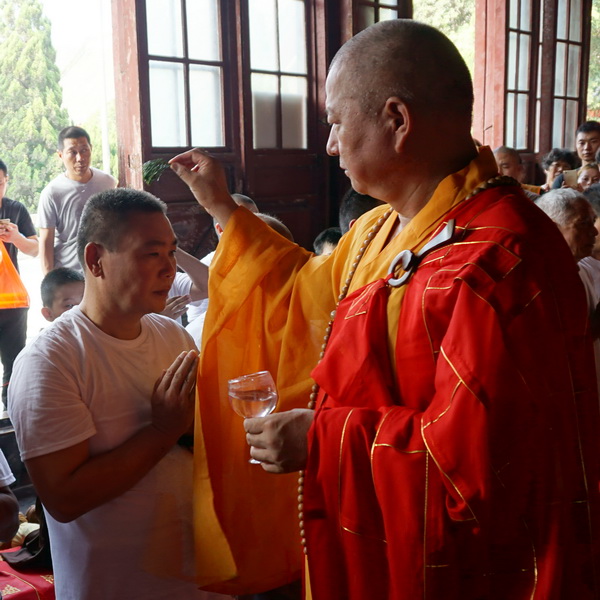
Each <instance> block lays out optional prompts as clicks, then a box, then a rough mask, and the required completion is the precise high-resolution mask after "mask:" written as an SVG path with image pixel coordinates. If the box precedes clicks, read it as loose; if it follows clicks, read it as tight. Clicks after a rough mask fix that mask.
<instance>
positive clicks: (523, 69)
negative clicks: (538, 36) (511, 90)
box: [519, 34, 531, 91]
mask: <svg viewBox="0 0 600 600" xmlns="http://www.w3.org/2000/svg"><path fill="white" fill-rule="evenodd" d="M519 38H520V42H521V45H520V46H519V90H521V91H527V90H529V43H530V40H531V38H530V36H529V35H525V34H521V35H520V36H519Z"/></svg>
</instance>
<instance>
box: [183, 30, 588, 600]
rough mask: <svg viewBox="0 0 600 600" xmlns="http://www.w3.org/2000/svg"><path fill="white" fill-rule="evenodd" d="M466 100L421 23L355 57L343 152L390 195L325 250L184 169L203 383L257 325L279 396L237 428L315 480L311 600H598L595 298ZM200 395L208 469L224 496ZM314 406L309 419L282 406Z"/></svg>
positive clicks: (352, 173)
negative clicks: (197, 217)
mask: <svg viewBox="0 0 600 600" xmlns="http://www.w3.org/2000/svg"><path fill="white" fill-rule="evenodd" d="M472 102H473V92H472V85H471V80H470V76H469V73H468V70H467V68H466V66H465V65H464V62H463V60H462V58H461V57H460V55H459V53H458V51H457V50H456V48H455V47H454V46H453V45H452V43H451V42H450V41H449V40H448V39H447V38H446V37H445V36H443V35H442V34H441V33H440V32H438V31H437V30H435V29H433V28H431V27H429V26H426V25H423V24H420V23H416V22H413V21H404V20H395V21H387V22H383V23H379V24H377V25H374V26H373V27H370V28H369V29H367V30H365V31H364V32H362V33H360V34H359V35H357V36H356V37H355V38H353V39H352V40H350V41H349V42H348V43H347V44H345V45H344V46H343V48H342V49H341V50H340V52H339V53H338V55H337V56H336V58H335V59H334V61H333V64H332V67H331V70H330V73H329V77H328V80H327V115H328V120H329V122H330V123H331V126H332V129H331V134H330V138H329V142H328V152H329V153H330V154H331V155H334V156H339V157H340V164H341V167H342V168H343V169H344V170H345V172H346V174H347V175H348V177H349V178H350V180H351V182H352V186H353V187H354V189H356V190H357V191H359V192H361V193H365V194H369V195H371V196H373V197H376V198H379V199H381V200H383V201H384V202H385V203H386V205H385V206H383V207H381V208H376V209H374V210H373V211H371V212H370V213H368V214H367V215H365V216H364V217H363V218H361V219H359V221H358V222H357V224H356V225H355V226H354V227H353V229H352V230H351V231H350V232H349V233H348V234H347V235H346V236H344V237H343V238H342V240H341V242H340V245H339V246H338V248H337V249H336V250H335V251H334V253H333V254H332V255H331V256H330V257H327V258H323V257H317V258H314V257H312V256H311V255H310V254H309V253H308V252H306V251H304V250H302V249H301V248H298V247H297V246H293V245H292V244H290V243H289V242H287V241H285V240H283V239H281V240H279V239H277V238H276V237H275V236H274V235H273V234H271V233H270V232H268V228H267V227H266V226H265V227H262V226H258V225H257V223H256V218H255V217H254V216H253V215H251V214H250V213H249V212H248V211H245V210H243V209H241V208H237V207H236V206H235V205H234V203H233V201H231V199H230V198H229V196H228V193H227V189H226V185H225V180H224V177H223V172H222V169H221V168H220V167H219V166H218V165H217V163H216V162H215V161H214V160H212V159H210V158H209V157H207V156H205V155H204V154H203V153H201V152H200V151H197V150H193V151H190V152H187V153H185V154H183V155H180V156H179V157H177V158H176V159H175V160H174V165H173V166H174V169H175V171H176V172H177V173H178V174H179V175H180V176H181V177H182V178H183V179H184V180H185V181H186V182H187V183H188V184H189V185H190V188H191V189H192V191H193V192H194V193H195V195H196V197H197V198H198V200H199V201H200V202H201V204H203V206H205V208H206V209H207V210H208V211H209V212H210V213H211V214H212V215H213V216H214V217H215V218H216V219H217V221H218V222H219V223H221V225H222V226H223V228H224V235H223V238H222V239H223V242H224V243H223V244H220V245H219V246H220V247H221V246H222V249H221V250H219V251H217V256H216V258H215V261H214V262H213V267H212V269H213V270H212V271H211V276H210V277H211V283H210V284H209V285H210V291H209V294H211V306H219V307H220V308H218V309H217V308H215V309H214V310H215V311H217V310H218V312H215V314H214V315H213V316H212V317H211V315H208V316H207V319H208V321H209V330H208V332H206V330H205V337H204V344H203V345H204V354H206V357H205V358H204V360H205V361H208V362H207V363H206V364H205V365H204V366H201V370H200V382H199V389H200V390H202V389H204V390H208V392H214V393H215V394H216V393H218V391H217V390H218V386H217V385H216V384H215V383H214V382H213V380H212V379H211V378H213V377H214V372H215V371H216V369H214V368H208V366H209V365H210V366H212V367H214V364H211V363H210V361H214V360H217V359H215V358H214V356H215V355H217V356H218V354H219V342H218V341H219V340H220V339H227V340H228V341H231V342H233V341H236V340H237V341H238V343H239V348H243V347H244V342H245V341H246V340H247V339H248V329H250V330H251V333H252V339H253V340H258V342H259V343H258V344H257V346H256V347H257V348H259V349H260V364H259V365H258V364H254V365H253V366H254V367H256V366H260V367H261V368H268V369H269V370H271V372H272V373H273V374H274V375H275V376H276V379H277V382H278V385H279V389H280V394H281V397H282V403H281V406H280V407H279V408H280V412H277V413H275V414H273V415H270V416H268V417H264V418H261V419H247V420H246V421H245V423H244V426H245V429H246V431H247V440H248V442H249V443H250V445H251V454H252V456H253V457H254V458H256V459H257V460H260V461H261V462H262V468H263V469H264V471H267V472H272V473H288V472H292V471H296V470H300V469H302V470H303V471H302V474H301V476H300V480H299V481H300V488H299V491H300V498H299V507H298V508H299V512H300V519H301V521H300V527H301V537H302V541H303V543H304V547H305V551H306V555H307V559H308V575H309V576H308V578H307V591H308V593H312V597H313V598H315V599H317V600H365V599H369V600H384V599H393V600H396V599H406V600H414V599H416V598H444V599H457V600H458V599H460V600H465V599H466V600H479V599H488V598H497V599H503V600H506V599H510V600H525V599H532V598H533V599H542V598H543V599H549V598H556V599H565V600H566V599H571V598H578V599H581V598H598V597H600V587H599V584H600V572H599V570H598V559H599V541H600V540H599V530H598V523H599V520H598V519H599V516H600V514H599V509H600V505H599V498H598V475H599V472H598V456H599V455H600V453H599V450H600V448H599V443H598V438H599V437H600V436H599V435H598V433H599V432H600V418H599V414H598V403H597V398H596V391H595V387H596V386H595V379H594V377H595V375H594V363H593V355H592V348H591V339H590V335H589V327H588V322H587V316H586V315H587V311H586V305H585V294H584V291H583V287H582V285H581V284H580V281H579V278H578V276H577V272H576V269H575V266H574V264H573V260H572V257H571V255H570V253H569V249H568V247H567V246H566V244H565V243H564V240H563V239H562V236H561V235H560V233H559V232H558V230H557V228H556V227H555V226H554V224H553V223H552V222H550V221H549V220H548V219H547V218H546V217H545V215H543V214H542V213H541V211H539V210H538V209H537V207H535V206H534V205H533V204H532V203H531V202H530V201H528V200H527V199H526V198H525V197H524V195H523V193H522V191H521V189H520V187H519V185H518V183H517V182H516V181H514V180H511V179H509V178H505V177H499V176H498V174H497V170H496V165H495V162H494V158H493V155H492V153H491V152H490V150H489V148H486V147H484V148H481V149H480V150H479V153H478V151H477V150H476V148H475V146H474V144H473V140H472V138H471V135H470V127H471V110H472ZM240 282H243V283H244V285H243V286H242V285H240ZM215 298H217V299H218V300H217V301H215ZM331 311H333V312H332V317H331V318H332V322H331V323H329V324H328V323H327V320H328V318H329V312H331ZM321 326H322V327H323V329H324V334H325V341H324V342H323V340H322V339H321V340H319V339H318V336H317V335H316V334H315V331H316V330H318V329H320V328H321ZM261 332H262V333H261ZM321 343H323V345H324V346H325V350H324V351H323V352H322V353H321V359H320V362H318V365H317V366H316V368H314V370H312V374H311V369H312V367H313V366H314V364H315V363H316V362H317V361H318V360H319V350H320V345H321ZM229 347H230V348H231V347H232V344H229ZM209 354H213V357H212V358H211V357H210V356H209ZM227 358H228V359H229V360H233V361H234V362H236V363H237V365H236V368H240V369H243V368H244V364H245V359H244V358H243V357H240V358H239V359H238V358H236V357H235V356H233V357H232V356H231V354H230V355H229V356H228V357H227ZM255 370H257V369H255ZM313 381H314V383H313ZM203 396H204V394H202V395H201V398H200V411H199V415H200V417H201V418H202V419H204V421H203V422H204V423H205V424H204V426H203V428H202V432H203V433H204V441H205V448H203V450H202V455H200V456H199V459H198V460H202V461H204V462H203V463H202V464H203V465H205V466H207V469H208V473H209V474H210V478H211V479H213V480H214V481H215V482H220V484H221V485H222V483H223V478H222V476H221V475H220V474H219V469H217V468H215V466H211V465H212V463H213V459H212V458H211V455H213V454H214V455H216V452H215V449H216V448H217V446H218V441H217V439H216V437H217V436H216V434H215V433H214V431H210V430H211V427H212V425H211V424H210V423H206V415H208V414H211V413H210V411H211V407H210V405H211V403H212V404H213V405H214V404H215V402H217V400H216V399H215V398H211V397H205V398H203ZM303 396H306V397H307V398H308V397H309V396H310V402H309V407H310V408H307V409H299V408H296V409H294V410H288V411H285V410H283V411H281V408H283V409H285V408H286V407H293V406H299V405H300V399H301V398H302V397H303ZM311 409H314V410H311ZM212 410H214V409H212ZM213 447H214V448H213ZM211 448H213V449H211ZM216 487H217V486H216V485H215V488H216ZM229 491H230V493H232V494H235V490H233V489H231V487H230V490H229ZM218 501H219V498H218V497H216V498H215V502H216V503H217V505H218ZM247 514H248V513H246V515H245V516H246V518H247ZM226 521H227V519H226V518H225V517H224V516H221V522H222V524H223V529H224V531H225V532H226V535H227V532H228V531H233V529H232V528H231V523H232V522H227V523H226ZM228 528H229V529H228ZM230 536H231V534H230ZM285 542H286V540H282V541H281V543H282V544H285ZM246 543H249V542H248V540H246ZM256 543H257V544H260V540H257V541H256ZM234 554H235V552H234ZM238 568H240V565H238ZM241 568H243V566H241Z"/></svg>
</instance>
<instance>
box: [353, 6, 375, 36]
mask: <svg viewBox="0 0 600 600" xmlns="http://www.w3.org/2000/svg"><path fill="white" fill-rule="evenodd" d="M357 20H358V23H357V24H358V30H359V31H362V30H363V29H366V28H367V27H370V26H371V25H373V24H374V23H375V9H374V8H373V7H372V6H360V7H359V8H358V19H357Z"/></svg>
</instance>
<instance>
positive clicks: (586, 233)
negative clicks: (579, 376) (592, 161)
mask: <svg viewBox="0 0 600 600" xmlns="http://www.w3.org/2000/svg"><path fill="white" fill-rule="evenodd" d="M536 204H537V205H538V206H539V207H540V208H541V209H542V210H543V211H544V212H545V213H546V214H547V215H548V216H549V217H550V218H551V219H552V220H553V221H554V222H555V223H556V225H557V226H558V228H559V229H560V231H561V233H562V234H563V237H564V238H565V240H566V242H567V244H568V245H569V248H570V249H571V252H572V253H573V257H574V258H575V260H576V261H577V262H578V263H580V266H579V276H580V277H581V281H582V282H583V285H584V287H585V292H586V296H587V299H588V306H589V308H590V323H591V327H592V335H593V337H594V356H595V359H596V376H597V379H598V392H599V393H600V304H599V302H600V289H599V288H598V286H597V285H595V283H594V278H593V276H592V272H591V271H590V269H589V268H585V266H584V265H582V264H581V262H580V261H583V260H584V259H588V257H590V256H592V252H593V251H594V246H595V244H596V236H597V235H598V230H597V229H596V226H595V223H596V218H597V217H596V211H595V210H594V208H593V207H592V205H591V204H590V202H589V201H588V199H587V198H586V196H584V195H583V194H582V193H581V192H578V191H576V190H573V189H570V188H561V189H558V190H551V191H549V192H548V193H547V194H544V195H543V196H542V197H541V198H540V199H539V200H538V201H537V202H536Z"/></svg>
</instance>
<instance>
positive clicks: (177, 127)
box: [145, 0, 226, 147]
mask: <svg viewBox="0 0 600 600" xmlns="http://www.w3.org/2000/svg"><path fill="white" fill-rule="evenodd" d="M145 1H146V15H147V28H148V53H149V55H150V56H152V57H156V60H150V61H149V64H148V68H149V88H150V89H149V92H150V94H149V96H150V136H151V144H152V146H153V147H186V146H190V145H195V146H205V147H223V146H226V139H225V137H226V136H225V131H226V129H225V123H224V118H225V117H224V115H225V111H224V102H225V100H224V92H223V89H224V85H223V72H224V61H223V52H222V47H221V37H222V30H221V15H220V5H221V4H220V0H185V1H182V0H145ZM182 7H184V10H185V19H183V17H182ZM184 41H185V42H186V43H185V44H184ZM163 57H164V59H163ZM159 58H160V60H159Z"/></svg>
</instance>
